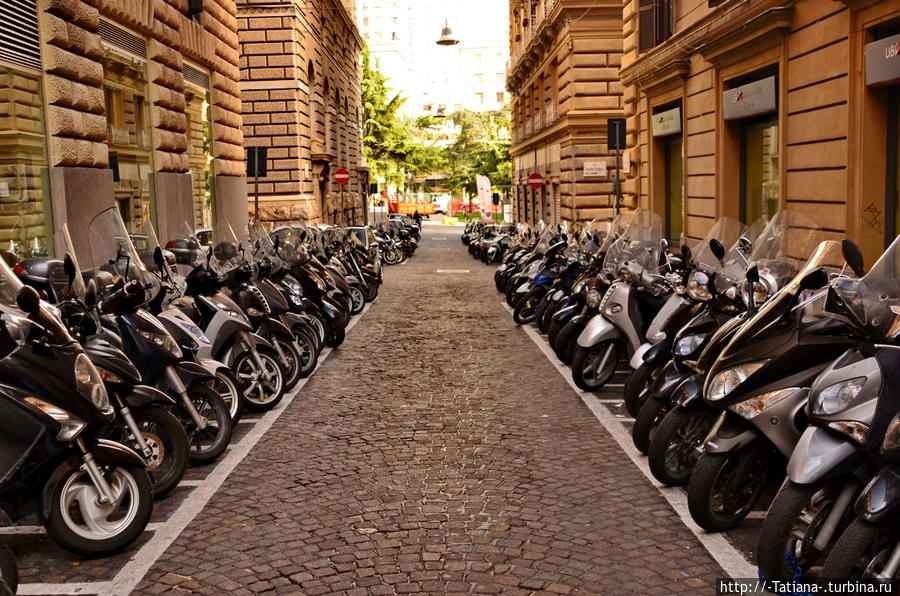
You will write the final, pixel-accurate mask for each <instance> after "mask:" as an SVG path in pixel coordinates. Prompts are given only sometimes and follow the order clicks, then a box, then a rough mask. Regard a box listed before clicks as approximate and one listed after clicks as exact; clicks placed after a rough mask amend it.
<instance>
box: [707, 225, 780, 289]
mask: <svg viewBox="0 0 900 596" xmlns="http://www.w3.org/2000/svg"><path fill="white" fill-rule="evenodd" d="M767 224H768V221H767V220H765V219H758V220H756V221H755V222H754V223H753V224H751V225H750V227H742V231H741V233H740V235H739V236H738V238H737V239H736V240H735V241H734V243H733V244H731V245H728V244H726V243H725V242H722V245H723V246H725V256H724V257H723V258H722V260H721V261H717V262H716V264H715V267H714V271H715V273H716V282H715V285H716V290H718V291H719V292H720V293H724V292H725V291H726V290H727V289H728V288H729V287H738V286H740V284H741V283H743V281H744V279H745V277H746V273H747V267H748V266H749V265H750V254H751V253H752V252H753V247H754V246H756V242H757V241H758V238H759V235H760V234H761V233H762V231H763V230H764V229H765V227H766V225H767ZM739 225H741V226H743V224H739ZM706 245H707V246H709V242H707V243H706Z"/></svg>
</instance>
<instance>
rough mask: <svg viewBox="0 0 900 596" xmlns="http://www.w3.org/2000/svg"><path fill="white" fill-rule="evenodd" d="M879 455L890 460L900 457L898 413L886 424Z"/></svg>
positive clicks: (899, 414) (899, 420)
mask: <svg viewBox="0 0 900 596" xmlns="http://www.w3.org/2000/svg"><path fill="white" fill-rule="evenodd" d="M881 453H882V454H883V455H885V456H888V457H890V458H892V459H894V458H896V457H897V455H900V412H897V413H896V414H894V417H893V418H892V419H891V422H890V423H889V424H888V427H887V432H886V433H885V435H884V441H882V442H881Z"/></svg>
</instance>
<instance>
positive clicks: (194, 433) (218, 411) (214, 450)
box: [181, 383, 233, 465]
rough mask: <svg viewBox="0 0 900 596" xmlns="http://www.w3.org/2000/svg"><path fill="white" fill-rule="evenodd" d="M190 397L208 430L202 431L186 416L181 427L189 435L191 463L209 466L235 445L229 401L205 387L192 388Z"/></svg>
mask: <svg viewBox="0 0 900 596" xmlns="http://www.w3.org/2000/svg"><path fill="white" fill-rule="evenodd" d="M188 396H190V398H191V402H193V404H194V408H196V410H197V412H198V413H199V414H200V417H201V418H204V419H206V428H204V429H199V428H197V426H196V425H195V424H194V421H193V419H191V417H190V416H187V414H184V415H183V417H182V422H181V423H182V424H183V425H184V427H185V429H186V430H187V431H188V433H187V434H188V444H189V445H190V449H191V455H190V457H191V463H192V464H194V465H199V464H207V463H209V462H212V461H215V460H216V459H218V458H219V456H220V455H222V453H224V452H225V449H226V448H227V447H228V443H229V442H231V431H232V428H233V427H232V424H231V413H230V412H229V411H228V406H227V405H225V400H224V399H222V397H221V396H220V395H219V394H218V393H216V392H215V391H213V390H212V389H210V388H209V387H208V386H207V385H204V384H202V383H194V384H192V385H191V386H190V387H188Z"/></svg>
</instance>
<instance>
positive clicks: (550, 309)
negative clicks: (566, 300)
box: [538, 300, 559, 339]
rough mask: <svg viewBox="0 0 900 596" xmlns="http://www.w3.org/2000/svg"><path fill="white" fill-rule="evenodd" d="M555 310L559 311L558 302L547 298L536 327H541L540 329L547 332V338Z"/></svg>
mask: <svg viewBox="0 0 900 596" xmlns="http://www.w3.org/2000/svg"><path fill="white" fill-rule="evenodd" d="M557 312H559V302H557V301H556V300H548V301H547V305H546V306H545V307H544V313H543V314H542V315H541V318H540V319H539V322H538V327H541V328H542V331H543V332H544V333H546V334H547V339H549V338H550V325H551V324H552V323H553V315H555V314H556V313H557Z"/></svg>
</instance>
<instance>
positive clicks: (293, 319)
mask: <svg viewBox="0 0 900 596" xmlns="http://www.w3.org/2000/svg"><path fill="white" fill-rule="evenodd" d="M284 319H285V320H286V321H287V325H288V327H290V328H291V330H294V329H296V328H297V326H301V327H305V326H306V321H305V320H304V319H303V317H301V316H300V315H298V314H295V313H292V312H289V313H285V314H284Z"/></svg>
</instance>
